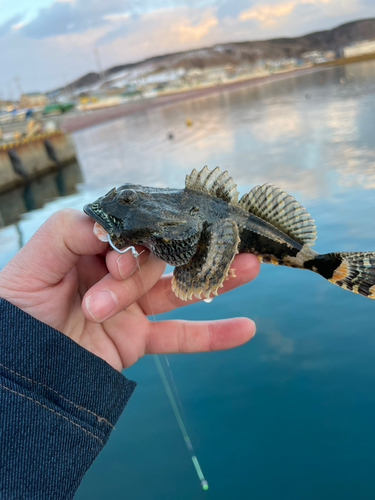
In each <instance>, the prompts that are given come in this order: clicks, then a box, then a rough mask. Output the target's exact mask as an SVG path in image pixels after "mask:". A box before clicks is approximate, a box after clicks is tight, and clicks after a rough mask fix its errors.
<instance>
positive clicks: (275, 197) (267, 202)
mask: <svg viewBox="0 0 375 500" xmlns="http://www.w3.org/2000/svg"><path fill="white" fill-rule="evenodd" d="M238 205H239V206H240V207H241V208H243V209H244V210H246V211H248V212H251V213H252V214H254V215H256V216H257V217H260V218H261V219H263V220H265V221H267V222H269V223H270V224H272V225H273V226H275V227H277V228H278V229H280V230H281V231H283V232H284V233H285V234H287V235H288V236H290V237H291V238H293V239H294V240H296V241H298V242H299V243H302V244H303V245H309V246H311V245H313V244H314V242H315V239H316V228H315V224H314V221H313V219H312V218H311V217H310V214H309V213H308V212H307V211H306V209H305V208H304V207H302V206H301V205H300V204H299V203H298V201H296V200H295V199H294V198H293V196H290V195H289V194H287V193H286V192H285V191H282V190H281V189H279V188H278V187H276V186H271V184H264V185H263V186H255V187H254V188H253V189H252V190H251V191H250V193H248V194H245V195H243V196H242V198H241V199H240V201H239V203H238Z"/></svg>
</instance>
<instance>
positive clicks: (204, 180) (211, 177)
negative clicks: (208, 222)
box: [185, 167, 238, 205]
mask: <svg viewBox="0 0 375 500" xmlns="http://www.w3.org/2000/svg"><path fill="white" fill-rule="evenodd" d="M185 187H186V188H188V189H195V190H196V191H203V192H204V193H208V194H211V195H212V196H216V198H220V199H221V200H224V201H227V202H228V203H231V204H232V205H236V204H237V201H238V191H237V186H236V184H235V183H234V182H233V179H232V177H230V176H229V174H228V172H227V171H225V172H221V170H220V168H219V167H216V168H215V169H214V170H209V169H208V168H207V167H204V168H203V169H202V170H201V171H200V172H197V171H196V170H195V169H194V170H193V171H192V173H191V174H190V175H187V176H186V179H185Z"/></svg>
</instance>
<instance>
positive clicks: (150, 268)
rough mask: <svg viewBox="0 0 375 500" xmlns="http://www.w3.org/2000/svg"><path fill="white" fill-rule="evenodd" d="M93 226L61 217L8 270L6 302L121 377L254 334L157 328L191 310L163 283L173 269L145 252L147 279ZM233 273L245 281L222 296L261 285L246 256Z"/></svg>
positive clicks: (172, 324)
mask: <svg viewBox="0 0 375 500" xmlns="http://www.w3.org/2000/svg"><path fill="white" fill-rule="evenodd" d="M93 224H94V222H93V221H92V220H91V219H90V218H89V217H87V216H86V215H85V214H83V213H81V212H79V211H77V210H73V209H64V210H59V211H58V212H56V213H55V214H53V215H52V216H51V217H50V218H49V219H48V220H47V221H46V222H45V223H44V224H43V225H42V226H41V227H40V228H39V229H38V231H37V232H36V233H35V234H34V235H33V236H32V238H31V239H30V240H29V241H28V242H27V243H26V245H25V246H24V247H23V248H22V249H21V250H20V251H19V252H18V253H17V254H16V255H15V256H14V257H13V258H12V259H11V260H10V261H9V262H8V263H7V264H6V266H5V267H4V268H3V269H2V270H1V271H0V297H2V298H4V299H6V300H8V301H9V302H11V303H12V304H13V305H15V306H17V307H19V308H20V309H22V310H24V311H25V312H27V313H28V314H30V315H31V316H33V317H34V318H36V319H38V320H39V321H42V322H44V323H46V324H48V325H49V326H51V327H53V328H55V329H56V330H59V331H60V332H62V333H64V334H65V335H67V336H68V337H70V338H71V339H73V340H74V341H75V342H77V343H78V344H80V345H81V346H82V347H84V348H85V349H87V350H89V351H91V352H92V353H94V354H96V355H97V356H99V357H101V358H103V359H104V360H105V361H107V363H109V364H110V365H111V366H113V367H114V368H116V369H117V370H121V369H122V368H125V367H128V366H130V365H132V364H133V363H135V362H136V361H137V359H138V358H140V357H141V356H143V355H144V354H151V353H152V354H154V353H170V352H197V351H209V350H217V349H227V348H230V347H235V346H237V345H240V344H242V343H244V342H246V341H247V340H249V339H250V338H251V337H252V336H253V335H254V333H255V325H254V323H253V322H252V321H251V320H250V319H248V318H233V319H227V320H220V321H182V320H170V321H157V322H154V321H149V320H148V319H147V315H150V314H152V313H155V314H159V313H163V312H166V311H169V310H171V309H174V308H176V307H180V306H183V305H186V304H187V302H184V301H182V300H180V299H178V298H177V297H176V296H175V294H174V293H173V291H172V289H171V275H164V276H162V274H163V271H164V269H165V263H164V262H162V261H161V260H159V259H157V258H156V257H155V256H154V255H152V254H150V252H149V251H148V250H145V251H144V252H143V253H142V254H141V255H140V257H138V261H139V264H140V267H141V270H142V275H141V273H140V272H139V269H138V267H137V263H136V260H135V258H134V257H133V256H132V255H131V253H130V252H127V253H125V254H121V255H120V254H118V253H117V252H115V251H113V250H109V246H108V244H107V243H104V242H101V241H99V240H98V239H97V238H96V237H95V235H94V233H93ZM138 251H141V247H139V248H138ZM233 267H234V268H235V269H236V274H237V277H236V278H231V279H229V280H227V281H225V284H224V288H222V289H220V292H221V293H222V292H223V291H226V290H229V289H231V288H234V287H235V286H238V285H241V284H243V283H245V282H247V281H250V280H251V279H253V278H255V276H256V275H257V273H258V271H259V262H258V259H257V258H256V257H255V256H254V255H250V254H241V255H238V256H236V258H235V261H234V263H233ZM146 292H148V296H147V294H146ZM194 301H196V299H195V300H194ZM188 303H189V302H188ZM150 305H151V308H152V310H151V308H150Z"/></svg>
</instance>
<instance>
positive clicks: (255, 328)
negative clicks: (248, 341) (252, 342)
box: [250, 320, 257, 338]
mask: <svg viewBox="0 0 375 500" xmlns="http://www.w3.org/2000/svg"><path fill="white" fill-rule="evenodd" d="M250 321H251V322H252V323H253V325H254V333H253V336H252V337H251V338H253V337H254V335H255V334H256V332H257V325H256V323H255V321H253V320H250Z"/></svg>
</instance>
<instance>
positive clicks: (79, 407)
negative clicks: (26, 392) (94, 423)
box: [0, 363, 114, 429]
mask: <svg viewBox="0 0 375 500" xmlns="http://www.w3.org/2000/svg"><path fill="white" fill-rule="evenodd" d="M0 366H1V367H2V368H5V369H6V370H8V371H9V372H11V373H13V374H14V375H17V377H21V378H23V379H25V380H28V381H29V382H32V383H33V384H37V385H40V386H42V387H45V388H46V389H48V390H49V391H52V392H54V393H55V394H57V395H58V396H59V397H60V398H61V399H63V400H64V401H66V402H67V403H70V404H72V405H73V406H75V407H76V408H77V409H78V410H84V411H86V412H87V413H90V414H91V415H94V417H96V418H97V420H98V422H105V423H106V424H108V425H109V426H110V427H112V429H114V426H113V425H112V424H111V422H109V421H108V420H107V419H106V418H104V417H101V416H100V415H97V414H96V413H94V412H93V411H91V410H88V409H87V408H85V407H84V406H81V405H78V404H76V403H73V401H70V400H69V399H67V398H65V397H64V396H62V395H61V394H60V393H59V392H57V391H55V389H52V387H48V385H46V384H43V382H37V381H36V380H33V379H31V378H29V377H25V375H21V374H20V373H17V372H15V371H14V370H12V369H11V368H8V367H7V366H5V365H3V364H2V363H0Z"/></svg>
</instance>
